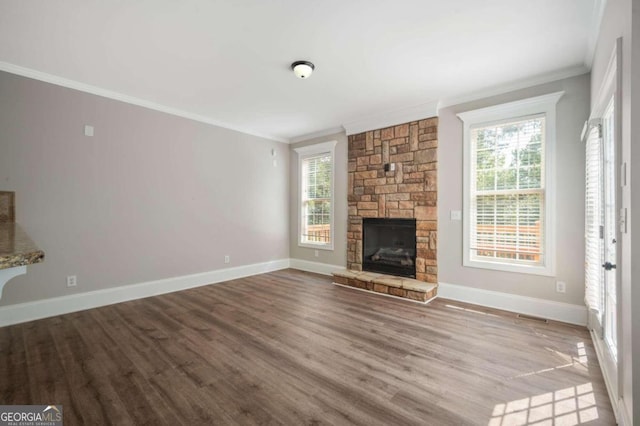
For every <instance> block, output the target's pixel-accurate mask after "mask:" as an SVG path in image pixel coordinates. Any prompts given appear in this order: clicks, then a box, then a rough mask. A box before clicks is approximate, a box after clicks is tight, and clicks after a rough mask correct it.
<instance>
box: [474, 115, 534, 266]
mask: <svg viewBox="0 0 640 426" xmlns="http://www.w3.org/2000/svg"><path fill="white" fill-rule="evenodd" d="M470 133H471V134H470V139H471V164H470V169H471V170H470V172H471V185H470V196H471V200H470V205H471V212H470V213H471V221H470V227H471V229H470V231H471V235H470V249H471V252H472V254H471V256H472V258H473V259H475V260H488V261H492V260H494V261H499V262H501V263H514V264H530V265H544V256H545V253H544V249H543V248H544V241H543V238H544V237H543V236H544V234H545V233H544V204H545V188H544V181H545V176H544V173H545V168H544V144H545V140H544V135H545V116H544V115H543V114H542V115H534V116H529V117H524V118H520V119H515V120H510V121H507V122H501V123H498V124H492V125H480V126H476V127H472V128H471V129H470Z"/></svg>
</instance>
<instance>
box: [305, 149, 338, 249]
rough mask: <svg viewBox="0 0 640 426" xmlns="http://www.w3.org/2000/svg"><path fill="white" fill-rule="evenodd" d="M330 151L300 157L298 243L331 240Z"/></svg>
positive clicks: (324, 242)
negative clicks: (300, 188)
mask: <svg viewBox="0 0 640 426" xmlns="http://www.w3.org/2000/svg"><path fill="white" fill-rule="evenodd" d="M331 178H332V158H331V153H322V154H318V155H313V156H309V157H305V158H304V159H303V160H302V186H303V187H302V229H301V242H302V243H316V244H329V243H330V242H331V186H332V185H331Z"/></svg>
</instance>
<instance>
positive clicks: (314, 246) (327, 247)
mask: <svg viewBox="0 0 640 426" xmlns="http://www.w3.org/2000/svg"><path fill="white" fill-rule="evenodd" d="M298 247H304V248H310V249H316V250H327V251H333V244H313V243H298Z"/></svg>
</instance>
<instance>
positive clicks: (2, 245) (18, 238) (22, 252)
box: [0, 222, 44, 269]
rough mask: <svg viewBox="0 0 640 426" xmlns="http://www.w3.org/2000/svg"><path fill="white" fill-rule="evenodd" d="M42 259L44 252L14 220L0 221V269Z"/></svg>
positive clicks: (24, 264)
mask: <svg viewBox="0 0 640 426" xmlns="http://www.w3.org/2000/svg"><path fill="white" fill-rule="evenodd" d="M42 261H44V252H43V251H42V250H40V249H39V248H38V246H36V245H35V243H34V242H33V240H31V238H29V236H28V235H27V233H26V232H25V231H24V230H23V229H22V228H21V227H20V225H18V224H17V223H15V222H4V223H0V269H7V268H14V267H17V266H26V265H32V264H34V263H40V262H42Z"/></svg>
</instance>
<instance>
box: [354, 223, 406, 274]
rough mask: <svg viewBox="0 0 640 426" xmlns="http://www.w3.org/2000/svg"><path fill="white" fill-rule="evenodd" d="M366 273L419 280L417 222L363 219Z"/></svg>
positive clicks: (363, 263)
mask: <svg viewBox="0 0 640 426" xmlns="http://www.w3.org/2000/svg"><path fill="white" fill-rule="evenodd" d="M362 270H364V271H370V272H380V273H383V274H390V275H398V276H402V277H410V278H415V277H416V220H415V219H380V218H363V219H362Z"/></svg>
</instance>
